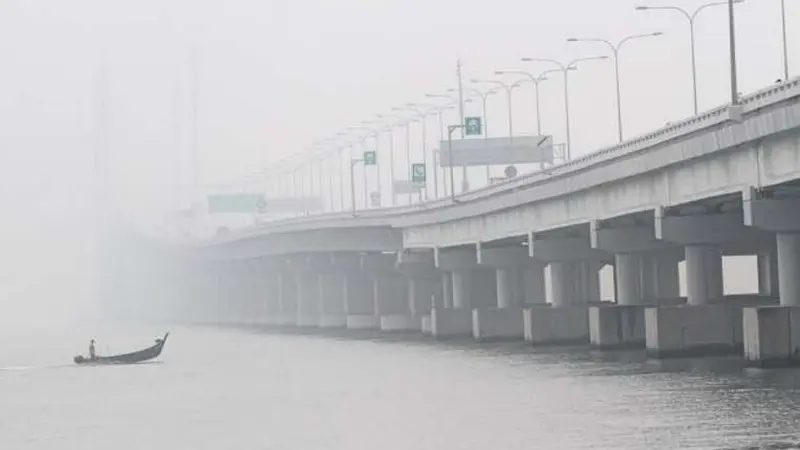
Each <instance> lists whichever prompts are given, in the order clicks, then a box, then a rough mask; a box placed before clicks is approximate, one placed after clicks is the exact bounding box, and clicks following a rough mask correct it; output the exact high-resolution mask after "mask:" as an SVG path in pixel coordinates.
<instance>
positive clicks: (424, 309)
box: [408, 277, 441, 317]
mask: <svg viewBox="0 0 800 450" xmlns="http://www.w3.org/2000/svg"><path fill="white" fill-rule="evenodd" d="M440 283H441V282H440V281H439V280H436V279H433V278H426V277H410V278H409V279H408V304H409V309H410V310H411V314H412V315H413V316H415V317H422V316H424V315H426V314H430V312H431V309H432V308H434V307H435V306H436V303H437V302H441V295H439V294H438V293H437V291H439V290H441V284H440Z"/></svg>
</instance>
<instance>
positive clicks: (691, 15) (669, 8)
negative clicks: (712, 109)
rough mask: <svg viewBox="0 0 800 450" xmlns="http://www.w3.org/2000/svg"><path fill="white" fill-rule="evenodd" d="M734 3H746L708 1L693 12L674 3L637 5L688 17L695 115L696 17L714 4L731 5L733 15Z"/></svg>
mask: <svg viewBox="0 0 800 450" xmlns="http://www.w3.org/2000/svg"><path fill="white" fill-rule="evenodd" d="M734 3H744V0H724V1H718V2H711V3H706V4H704V5H700V6H699V7H698V8H697V9H695V10H694V12H691V13H690V12H689V11H687V10H685V9H683V8H681V7H679V6H672V5H667V6H637V7H636V10H637V11H658V10H661V11H677V12H679V13H681V14H683V16H684V17H686V19H687V20H688V21H689V40H690V46H691V56H692V96H693V98H694V114H695V115H697V114H698V112H699V109H698V105H697V63H696V59H695V53H696V49H695V39H694V35H695V28H694V25H695V19H697V15H698V14H700V12H701V11H703V10H705V9H707V8H710V7H713V6H724V5H729V6H730V14H731V15H733V4H734ZM731 23H733V22H731ZM734 77H735V76H734Z"/></svg>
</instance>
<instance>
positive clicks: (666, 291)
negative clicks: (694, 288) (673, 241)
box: [653, 251, 681, 299]
mask: <svg viewBox="0 0 800 450" xmlns="http://www.w3.org/2000/svg"><path fill="white" fill-rule="evenodd" d="M680 259H681V256H680V254H679V253H678V252H676V251H664V252H658V253H657V254H656V256H655V258H654V260H653V262H654V264H655V284H656V298H659V299H677V298H678V297H680V296H681V291H680V274H679V271H678V264H679V263H680Z"/></svg>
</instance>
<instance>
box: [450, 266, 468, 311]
mask: <svg viewBox="0 0 800 450" xmlns="http://www.w3.org/2000/svg"><path fill="white" fill-rule="evenodd" d="M469 276H470V271H469V270H454V271H453V272H452V273H451V278H452V280H453V308H455V309H466V308H469V307H470V304H471V302H470V300H471V299H470V289H469V288H470V278H469Z"/></svg>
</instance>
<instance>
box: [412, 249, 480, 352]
mask: <svg viewBox="0 0 800 450" xmlns="http://www.w3.org/2000/svg"><path fill="white" fill-rule="evenodd" d="M434 265H435V267H436V269H438V270H440V271H443V272H446V273H447V275H445V276H443V277H442V284H443V285H444V286H443V288H442V293H443V297H444V298H443V302H442V303H443V305H444V308H438V307H437V308H434V309H433V310H431V315H430V334H431V335H432V336H433V337H434V338H437V339H446V338H452V337H466V336H472V333H473V330H472V307H473V305H474V301H475V300H476V298H474V297H473V294H474V293H473V292H472V289H473V286H474V281H475V279H476V276H477V275H478V273H477V272H478V268H479V267H478V264H477V256H476V251H475V249H474V248H458V249H446V250H445V249H436V250H435V252H434ZM448 279H449V280H448ZM448 281H449V283H448ZM448 288H449V292H448ZM491 288H492V289H493V290H494V288H495V285H494V281H492V285H491ZM450 297H452V304H448V303H449V298H450ZM478 300H479V299H478ZM448 306H452V307H451V308H448ZM427 325H428V324H427V323H426V330H425V331H426V332H427Z"/></svg>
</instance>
